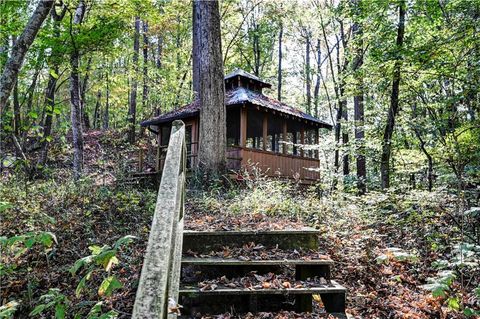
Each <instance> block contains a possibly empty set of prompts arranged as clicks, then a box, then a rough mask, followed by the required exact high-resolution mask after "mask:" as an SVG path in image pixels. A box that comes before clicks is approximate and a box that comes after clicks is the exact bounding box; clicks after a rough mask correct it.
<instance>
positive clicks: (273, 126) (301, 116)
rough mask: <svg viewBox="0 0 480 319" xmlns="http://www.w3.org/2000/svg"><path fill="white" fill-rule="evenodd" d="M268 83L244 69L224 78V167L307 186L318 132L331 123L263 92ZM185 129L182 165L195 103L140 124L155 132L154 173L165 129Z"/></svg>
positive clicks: (191, 147) (195, 136)
mask: <svg viewBox="0 0 480 319" xmlns="http://www.w3.org/2000/svg"><path fill="white" fill-rule="evenodd" d="M270 87H271V84H269V83H267V82H265V81H263V80H261V79H260V78H258V77H257V76H254V75H252V74H250V73H248V72H246V71H244V70H241V69H236V70H235V71H234V72H232V73H230V74H228V75H227V76H225V95H226V96H225V104H226V112H227V114H226V118H227V123H226V125H227V154H226V155H227V167H228V169H230V170H231V171H236V172H238V171H240V170H243V169H246V170H251V169H253V167H254V166H255V167H257V168H258V169H260V171H261V172H262V173H263V174H266V175H268V176H277V177H282V178H288V179H296V180H300V181H302V182H304V183H312V182H315V181H317V180H318V179H319V178H320V173H319V170H318V168H319V165H320V160H319V154H318V151H317V150H314V149H309V148H308V145H313V144H318V141H319V136H320V135H319V130H320V129H328V130H331V129H332V125H331V124H329V123H326V122H324V121H322V120H320V119H318V118H315V117H313V116H311V115H309V114H307V113H304V112H302V111H300V110H299V109H297V108H294V107H292V106H289V105H287V104H285V103H282V102H280V101H278V100H275V99H273V98H271V97H268V96H266V95H264V94H263V92H262V90H263V89H265V88H270ZM179 119H180V120H182V121H183V122H184V123H185V126H186V134H185V136H186V145H187V166H188V167H189V168H192V167H194V166H195V165H196V163H197V154H198V145H199V144H198V141H199V138H201V137H200V136H199V121H200V105H199V101H198V99H196V100H195V101H193V102H192V103H190V104H188V105H185V106H183V107H181V108H178V109H176V110H173V111H171V112H168V113H165V114H161V115H159V116H156V117H154V118H151V119H148V120H146V121H143V122H141V125H142V126H143V127H147V128H148V129H149V130H150V131H152V132H154V133H155V134H157V140H158V153H157V167H156V169H157V171H161V170H162V167H163V162H164V159H165V156H166V150H167V146H168V141H169V138H170V131H171V125H172V122H173V121H174V120H179Z"/></svg>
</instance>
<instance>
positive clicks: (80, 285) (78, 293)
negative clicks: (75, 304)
mask: <svg viewBox="0 0 480 319" xmlns="http://www.w3.org/2000/svg"><path fill="white" fill-rule="evenodd" d="M86 282H87V276H84V277H83V278H82V279H80V282H79V283H78V285H77V288H76V289H75V296H76V297H77V298H80V296H81V295H82V291H83V289H84V288H85V286H86Z"/></svg>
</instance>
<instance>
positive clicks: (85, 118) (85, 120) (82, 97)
mask: <svg viewBox="0 0 480 319" xmlns="http://www.w3.org/2000/svg"><path fill="white" fill-rule="evenodd" d="M91 65H92V58H91V57H89V58H88V61H87V67H86V70H85V77H84V78H83V83H82V85H81V86H80V102H81V103H82V104H81V111H82V121H83V129H84V130H88V129H90V119H89V118H88V112H87V103H86V98H85V95H86V93H87V85H88V78H89V76H90V67H91Z"/></svg>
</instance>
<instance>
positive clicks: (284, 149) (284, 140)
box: [282, 119, 287, 154]
mask: <svg viewBox="0 0 480 319" xmlns="http://www.w3.org/2000/svg"><path fill="white" fill-rule="evenodd" d="M282 128H283V130H282V131H283V133H282V139H283V154H287V120H286V119H283V124H282Z"/></svg>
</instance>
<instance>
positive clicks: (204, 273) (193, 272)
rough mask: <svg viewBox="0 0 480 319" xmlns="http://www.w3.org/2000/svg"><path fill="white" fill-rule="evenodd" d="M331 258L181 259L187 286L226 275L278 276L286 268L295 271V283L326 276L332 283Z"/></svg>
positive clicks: (183, 278)
mask: <svg viewBox="0 0 480 319" xmlns="http://www.w3.org/2000/svg"><path fill="white" fill-rule="evenodd" d="M332 265H333V260H331V259H281V260H278V259H268V260H244V259H237V258H218V257H208V258H197V257H183V258H182V281H183V282H184V283H186V282H189V283H192V282H195V281H197V282H198V281H203V280H207V279H211V278H216V277H218V276H219V275H226V276H227V277H228V278H232V277H243V276H245V275H246V274H248V273H250V272H252V271H256V272H258V273H269V272H272V273H279V272H283V271H285V268H287V269H289V270H290V271H291V272H295V279H296V280H307V279H308V278H313V277H323V278H325V279H326V280H330V278H331V272H330V268H331V266H332Z"/></svg>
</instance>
